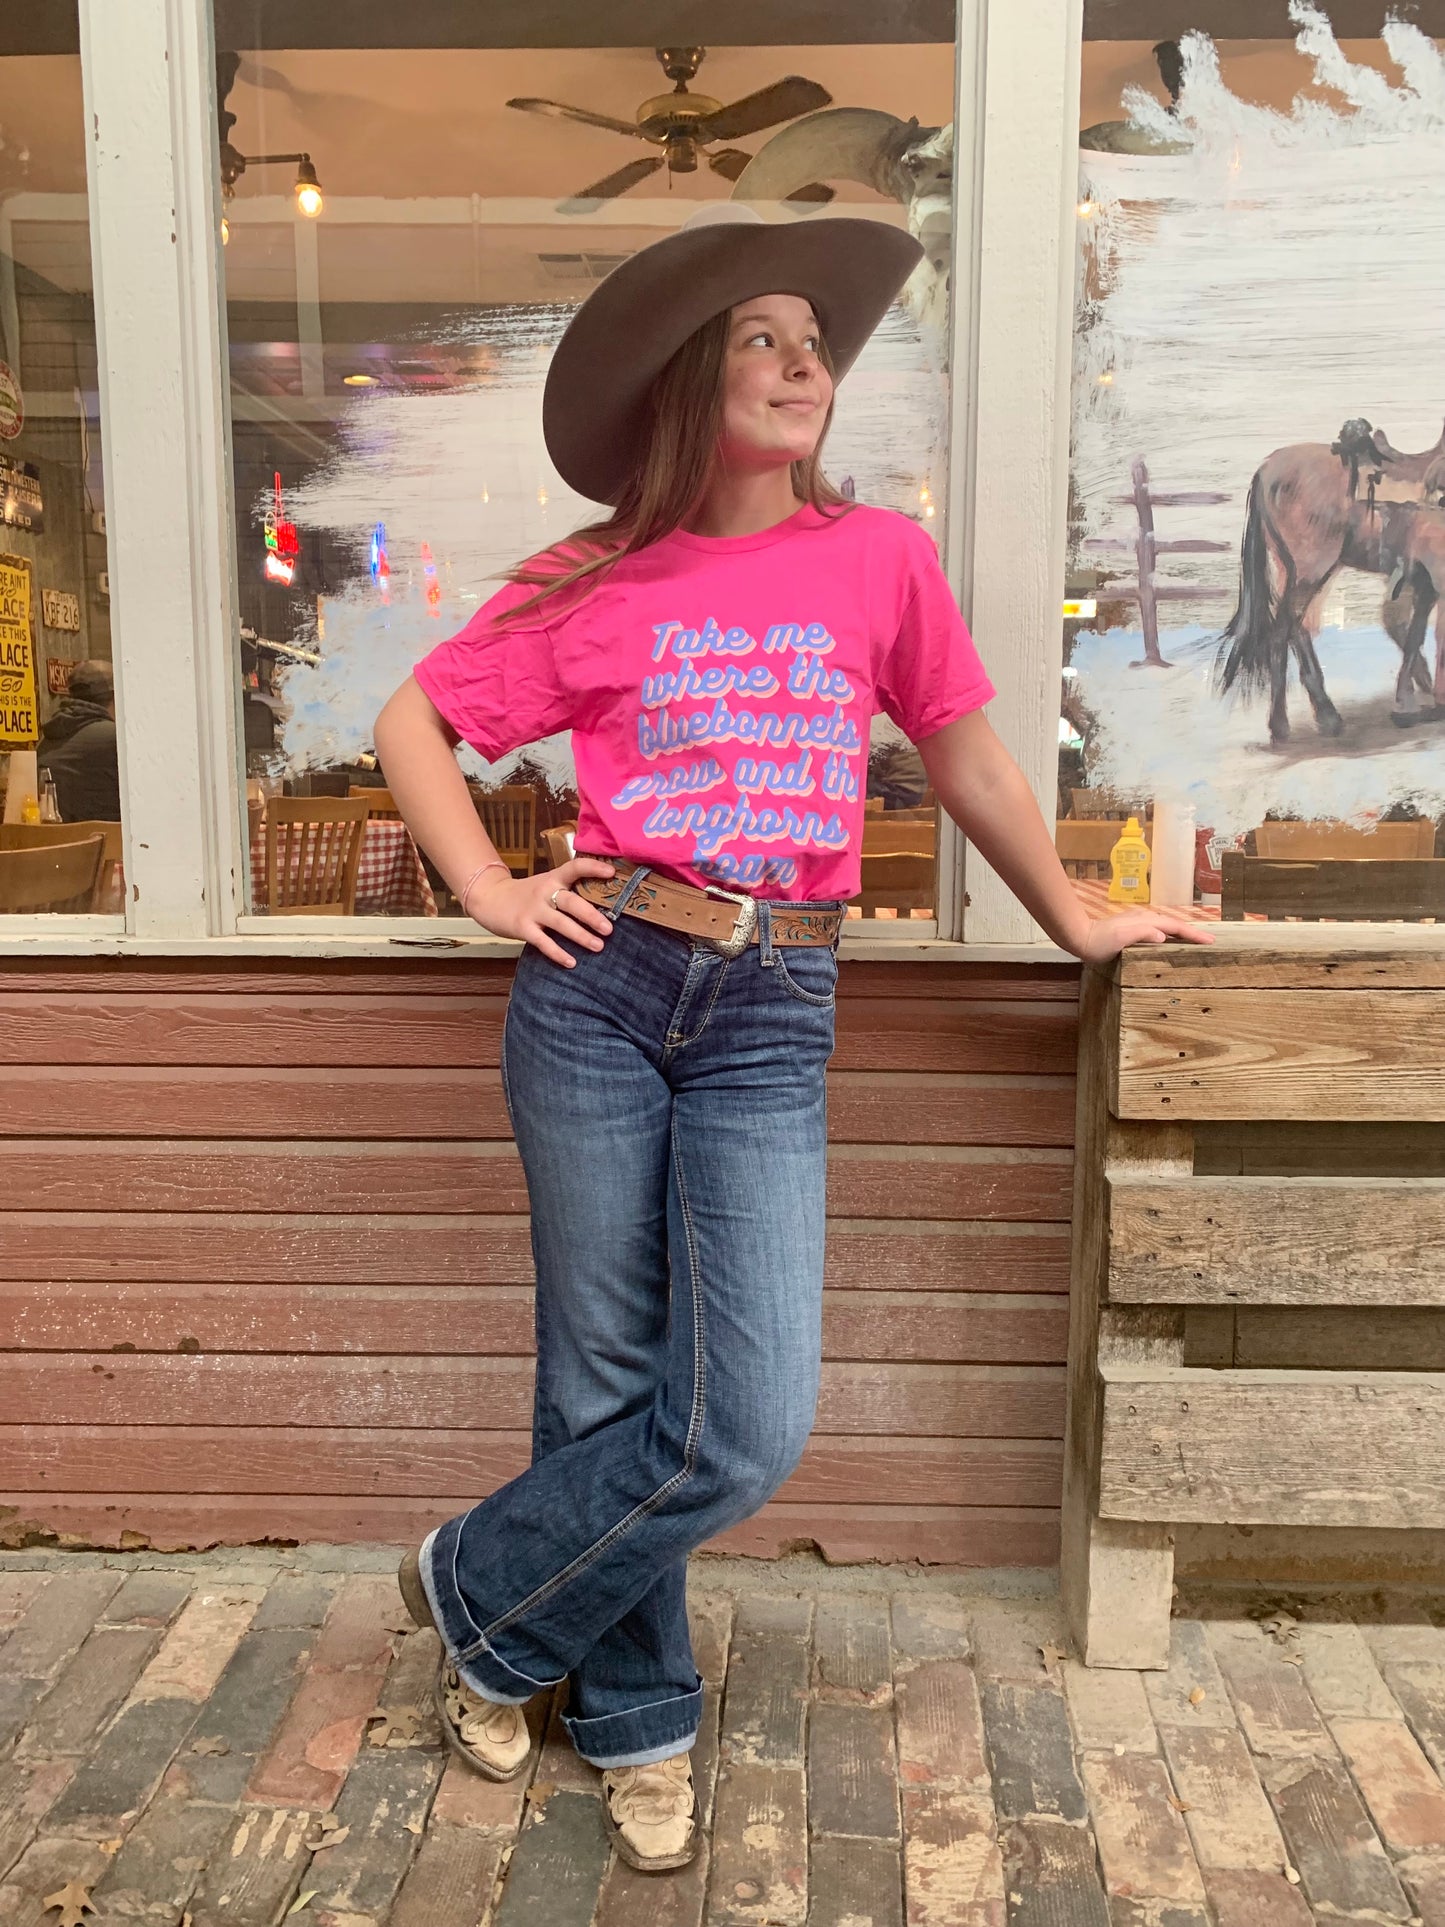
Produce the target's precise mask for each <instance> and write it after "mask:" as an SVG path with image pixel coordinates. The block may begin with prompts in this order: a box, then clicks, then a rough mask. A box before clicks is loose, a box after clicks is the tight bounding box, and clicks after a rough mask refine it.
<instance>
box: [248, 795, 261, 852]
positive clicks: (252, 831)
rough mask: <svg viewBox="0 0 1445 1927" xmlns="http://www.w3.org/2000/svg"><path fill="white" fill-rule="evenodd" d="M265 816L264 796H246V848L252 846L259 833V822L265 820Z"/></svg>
mask: <svg viewBox="0 0 1445 1927" xmlns="http://www.w3.org/2000/svg"><path fill="white" fill-rule="evenodd" d="M265 816H266V799H265V797H264V796H248V797H247V798H246V848H247V849H248V850H249V849H251V848H253V847H254V845H255V842H256V838H257V836H258V835H259V834H260V830H261V824H262V822H263V821H264V820H265Z"/></svg>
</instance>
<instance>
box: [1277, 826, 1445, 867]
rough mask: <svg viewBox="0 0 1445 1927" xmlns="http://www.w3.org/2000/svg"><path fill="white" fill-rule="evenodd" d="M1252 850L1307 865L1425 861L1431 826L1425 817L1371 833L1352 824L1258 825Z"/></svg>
mask: <svg viewBox="0 0 1445 1927" xmlns="http://www.w3.org/2000/svg"><path fill="white" fill-rule="evenodd" d="M1254 850H1255V855H1256V856H1271V857H1294V858H1297V859H1302V860H1305V861H1308V862H1311V863H1318V862H1322V861H1327V860H1329V859H1330V858H1332V857H1352V856H1353V857H1428V856H1434V854H1435V825H1434V824H1433V823H1432V822H1431V821H1430V819H1429V817H1427V816H1422V817H1421V818H1419V819H1418V821H1416V822H1413V823H1378V824H1376V826H1375V828H1374V829H1372V830H1365V829H1360V828H1358V827H1357V826H1356V825H1355V824H1353V823H1331V822H1320V823H1261V824H1260V825H1259V827H1258V829H1256V831H1255V833H1254Z"/></svg>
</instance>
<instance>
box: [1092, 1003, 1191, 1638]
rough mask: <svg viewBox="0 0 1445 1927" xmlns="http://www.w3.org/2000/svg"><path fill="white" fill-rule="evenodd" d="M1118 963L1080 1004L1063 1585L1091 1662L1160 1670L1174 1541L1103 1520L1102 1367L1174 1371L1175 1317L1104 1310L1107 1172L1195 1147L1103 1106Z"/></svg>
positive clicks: (1177, 1162) (1177, 1167) (1180, 1164)
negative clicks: (1124, 1363) (1115, 1364)
mask: <svg viewBox="0 0 1445 1927" xmlns="http://www.w3.org/2000/svg"><path fill="white" fill-rule="evenodd" d="M1119 1007H1120V993H1119V989H1118V977H1117V968H1110V969H1108V970H1088V971H1086V972H1085V973H1084V990H1083V1000H1082V1003H1081V1006H1080V1031H1079V1035H1080V1051H1079V1082H1078V1097H1079V1101H1078V1143H1077V1149H1076V1165H1075V1190H1074V1216H1073V1267H1072V1275H1071V1285H1070V1314H1069V1348H1068V1360H1069V1392H1068V1421H1067V1431H1066V1450H1065V1458H1064V1499H1063V1519H1062V1553H1061V1558H1060V1590H1061V1593H1062V1597H1063V1603H1064V1610H1065V1613H1066V1615H1067V1617H1068V1621H1069V1625H1070V1628H1071V1630H1072V1632H1073V1635H1074V1639H1075V1641H1076V1643H1077V1646H1078V1650H1079V1655H1080V1657H1081V1658H1082V1659H1083V1661H1084V1663H1085V1664H1086V1665H1088V1666H1111V1667H1122V1668H1130V1669H1132V1668H1135V1667H1147V1668H1150V1669H1158V1668H1162V1667H1164V1666H1166V1665H1167V1664H1168V1660H1169V1611H1170V1596H1171V1591H1172V1586H1173V1577H1174V1546H1173V1538H1172V1536H1171V1534H1170V1533H1169V1532H1168V1530H1167V1529H1165V1528H1162V1527H1160V1526H1157V1525H1155V1524H1153V1523H1152V1522H1150V1523H1143V1524H1139V1523H1129V1524H1121V1523H1120V1522H1118V1521H1116V1520H1111V1519H1105V1518H1102V1517H1100V1504H1099V1434H1100V1427H1101V1424H1102V1412H1101V1406H1100V1399H1099V1377H1098V1364H1099V1361H1101V1360H1103V1359H1109V1358H1114V1359H1126V1358H1127V1359H1131V1360H1136V1361H1138V1360H1151V1361H1152V1362H1154V1363H1155V1364H1157V1365H1163V1364H1166V1363H1171V1364H1178V1363H1180V1362H1182V1359H1183V1356H1184V1317H1183V1313H1182V1312H1176V1313H1170V1312H1165V1313H1162V1314H1161V1313H1158V1312H1155V1311H1144V1312H1141V1313H1133V1314H1131V1313H1128V1312H1122V1313H1121V1312H1118V1311H1112V1310H1110V1309H1109V1308H1108V1307H1107V1306H1106V1305H1105V1302H1104V1301H1105V1297H1106V1287H1107V1281H1108V1268H1109V1221H1108V1212H1107V1208H1106V1207H1107V1200H1106V1194H1105V1185H1104V1176H1105V1173H1106V1171H1111V1170H1112V1171H1113V1172H1115V1173H1117V1174H1121V1175H1122V1174H1123V1173H1124V1172H1126V1171H1133V1172H1136V1173H1140V1174H1142V1173H1144V1172H1148V1173H1149V1174H1150V1175H1152V1176H1164V1175H1177V1174H1182V1173H1184V1172H1187V1171H1188V1170H1189V1168H1190V1165H1191V1162H1192V1155H1193V1144H1192V1139H1191V1136H1190V1133H1189V1132H1188V1130H1187V1129H1185V1128H1182V1127H1180V1126H1176V1125H1173V1124H1147V1125H1143V1124H1134V1123H1127V1122H1123V1121H1121V1120H1120V1119H1119V1118H1117V1117H1115V1116H1113V1115H1112V1114H1111V1111H1110V1107H1109V1097H1110V1089H1111V1085H1112V1084H1113V1081H1114V1069H1115V1061H1116V1052H1117V1047H1118V1023H1119Z"/></svg>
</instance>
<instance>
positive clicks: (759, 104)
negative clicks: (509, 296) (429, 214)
mask: <svg viewBox="0 0 1445 1927" xmlns="http://www.w3.org/2000/svg"><path fill="white" fill-rule="evenodd" d="M655 51H656V53H657V58H658V60H659V61H660V62H661V63H662V71H663V72H664V73H665V74H666V75H667V77H668V79H669V80H670V81H671V82H672V83H673V90H672V92H671V93H670V94H656V95H654V96H653V97H652V98H651V99H650V100H645V101H643V103H642V105H641V106H640V107H639V108H638V110H637V118H636V120H635V121H627V120H618V119H617V118H616V117H615V116H614V115H612V114H595V113H593V112H592V110H591V108H589V107H568V106H566V105H564V104H563V103H562V102H561V101H557V100H535V99H533V98H531V97H530V96H522V97H519V98H517V99H514V100H509V101H508V102H507V105H508V106H509V107H520V108H521V109H522V110H523V111H524V112H525V113H529V114H553V115H555V116H556V117H557V118H558V119H560V120H579V121H582V122H583V123H584V124H585V125H587V126H588V127H606V128H608V129H610V130H611V132H613V133H614V134H628V135H630V136H631V137H632V138H633V139H634V140H642V141H649V142H651V143H652V145H653V146H655V147H661V148H662V149H663V152H662V153H661V154H658V155H653V156H650V157H649V158H648V159H646V160H638V161H628V162H627V164H626V166H625V167H619V168H618V169H616V171H615V172H614V173H611V174H607V175H604V176H603V178H602V179H601V180H600V181H593V182H592V183H591V184H590V185H589V186H587V187H584V188H579V189H578V191H577V193H575V194H571V195H569V196H568V197H567V199H566V200H564V201H559V202H558V203H557V212H558V213H559V214H595V213H596V211H597V209H598V208H599V207H601V206H602V204H603V202H604V201H609V200H611V199H613V198H614V196H616V195H618V194H625V193H626V192H627V190H628V188H630V187H636V185H637V183H638V182H639V181H645V180H646V179H647V177H648V175H649V174H655V173H656V172H657V170H658V168H660V167H666V169H667V170H668V173H669V175H672V174H695V173H696V172H697V163H698V156H699V155H700V154H701V155H702V158H703V159H704V160H706V162H707V164H708V166H709V167H710V168H711V169H712V170H713V172H714V173H715V174H721V175H722V177H723V179H724V180H728V181H735V180H736V179H737V177H738V176H739V174H741V173H742V171H743V169H744V168H745V167H746V166H747V164H748V162H749V161H750V160H751V159H752V155H751V154H748V153H745V152H744V151H743V149H742V148H740V147H723V148H720V149H719V150H718V151H717V152H716V153H707V152H706V151H705V150H706V149H708V148H710V147H711V146H712V144H713V142H714V141H733V140H738V139H741V138H742V137H743V136H744V135H747V134H758V133H761V132H762V131H763V129H764V128H765V127H776V126H777V125H778V124H779V122H780V121H785V120H795V119H796V118H797V116H798V115H799V114H811V113H812V112H813V111H814V110H815V109H816V108H819V107H826V106H828V105H829V103H830V102H831V100H832V98H833V96H832V95H831V94H830V93H829V92H828V90H827V88H826V87H820V86H819V85H818V83H817V81H816V80H804V79H803V78H802V76H801V75H799V74H788V75H786V76H785V77H784V78H783V79H782V80H775V81H773V82H772V83H771V84H770V85H769V86H767V87H760V88H759V89H758V91H757V92H756V93H753V94H744V95H743V97H742V99H741V100H734V101H730V102H729V103H728V104H727V105H726V106H724V105H723V103H722V102H721V101H718V100H714V99H712V97H711V96H710V95H708V94H690V93H689V92H688V91H687V83H688V82H689V81H690V80H692V79H693V78H694V76H695V75H696V73H697V70H698V68H699V66H700V65H701V64H702V60H703V56H704V55H705V54H706V52H707V48H706V47H658V48H657V49H656V50H655ZM788 198H789V199H790V200H793V201H813V202H822V201H831V200H832V198H833V190H832V188H831V187H826V186H824V185H823V183H822V182H820V181H813V182H810V183H809V184H808V185H807V186H805V187H800V188H796V189H794V191H793V193H792V194H790V195H789V197H788Z"/></svg>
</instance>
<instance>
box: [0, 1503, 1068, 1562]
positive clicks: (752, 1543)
mask: <svg viewBox="0 0 1445 1927" xmlns="http://www.w3.org/2000/svg"><path fill="white" fill-rule="evenodd" d="M475 1498H476V1495H475V1494H474V1493H470V1492H460V1493H452V1494H450V1495H447V1496H443V1495H438V1496H437V1497H435V1498H425V1499H387V1498H360V1499H334V1498H332V1499H317V1498H292V1497H288V1496H287V1495H286V1494H284V1493H281V1494H276V1493H258V1494H253V1495H248V1496H245V1497H236V1498H230V1497H226V1496H217V1495H214V1494H204V1495H202V1496H201V1497H199V1498H171V1497H168V1496H166V1495H164V1494H148V1493H142V1494H139V1495H135V1494H130V1493H117V1492H94V1493H52V1492H18V1491H5V1492H0V1516H3V1515H4V1514H5V1513H6V1512H7V1511H9V1512H11V1513H13V1517H12V1518H11V1520H10V1522H9V1524H10V1530H11V1531H12V1532H13V1533H14V1534H15V1535H16V1536H17V1537H19V1536H21V1535H23V1534H24V1533H25V1532H27V1531H28V1532H31V1533H34V1534H36V1535H37V1536H43V1535H48V1534H56V1533H65V1534H70V1535H74V1540H75V1542H77V1543H80V1544H85V1545H97V1546H117V1545H120V1544H121V1542H122V1539H124V1540H125V1543H126V1544H127V1545H128V1546H131V1547H134V1546H136V1545H137V1544H142V1545H146V1546H150V1547H153V1548H154V1549H155V1550H157V1551H185V1550H189V1549H191V1548H198V1547H205V1546H217V1545H249V1544H253V1543H256V1542H261V1543H268V1542H274V1541H275V1540H278V1539H281V1540H299V1541H302V1542H305V1541H307V1540H316V1541H320V1542H322V1543H323V1544H328V1545H346V1544H354V1543H357V1542H362V1543H370V1544H382V1545H394V1546H395V1545H410V1544H415V1543H417V1542H418V1541H419V1540H420V1539H422V1538H423V1537H424V1535H425V1534H426V1533H427V1532H429V1531H430V1530H431V1528H432V1527H433V1526H435V1525H436V1524H438V1522H439V1521H441V1520H443V1519H446V1518H449V1517H452V1516H454V1515H455V1514H457V1513H459V1512H464V1511H466V1509H467V1508H468V1507H469V1506H471V1505H472V1504H474V1503H475ZM1058 1537H1059V1535H1058V1516H1057V1514H1056V1513H1054V1512H1053V1511H1052V1510H1050V1509H1047V1508H1043V1507H1022V1506H1020V1507H1007V1506H864V1505H836V1506H826V1505H804V1506H797V1505H787V1504H784V1503H783V1502H781V1501H780V1500H776V1499H774V1500H771V1501H770V1502H769V1503H768V1504H767V1505H765V1506H764V1507H763V1509H762V1511H761V1512H759V1513H756V1514H755V1515H754V1516H753V1517H752V1518H751V1519H748V1520H745V1521H744V1522H743V1524H742V1525H740V1526H735V1527H733V1528H732V1529H731V1531H729V1532H725V1533H722V1534H720V1535H719V1537H718V1538H716V1539H712V1540H709V1541H708V1543H707V1545H706V1546H704V1547H703V1548H702V1550H703V1552H704V1553H708V1552H721V1553H733V1554H746V1555H748V1556H750V1557H753V1558H765V1559H773V1558H777V1557H778V1556H779V1555H780V1554H781V1553H783V1552H786V1551H791V1550H794V1549H796V1548H802V1549H805V1550H809V1551H813V1550H817V1551H820V1552H822V1553H823V1554H824V1556H825V1557H827V1558H828V1559H830V1560H832V1561H835V1562H836V1563H839V1564H845V1563H846V1564H854V1563H859V1562H862V1561H864V1560H886V1561H891V1562H896V1561H917V1562H919V1563H920V1564H926V1565H958V1566H1049V1565H1051V1564H1052V1563H1053V1562H1054V1561H1055V1560H1056V1559H1057V1557H1058Z"/></svg>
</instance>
